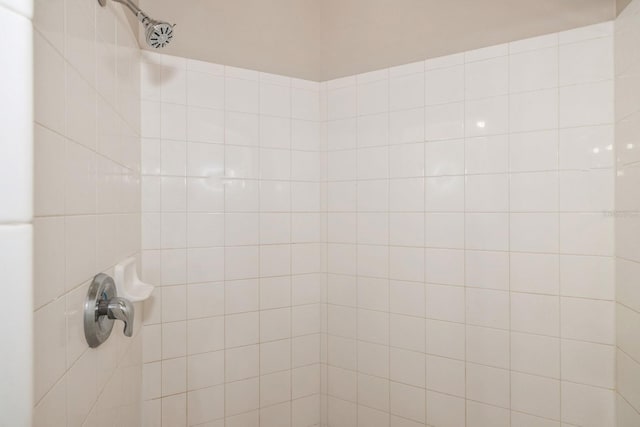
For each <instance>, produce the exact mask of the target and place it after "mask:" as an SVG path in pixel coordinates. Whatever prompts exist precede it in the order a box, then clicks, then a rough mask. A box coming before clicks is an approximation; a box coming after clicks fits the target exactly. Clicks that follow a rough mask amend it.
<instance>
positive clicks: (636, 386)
mask: <svg viewBox="0 0 640 427" xmlns="http://www.w3.org/2000/svg"><path fill="white" fill-rule="evenodd" d="M639 25H640V2H638V1H637V0H636V1H633V2H631V4H630V5H629V6H628V7H627V8H626V9H625V10H624V12H623V13H622V14H621V15H620V17H619V18H618V19H617V21H616V34H615V66H616V77H615V84H616V153H617V176H616V201H615V218H616V301H617V306H616V314H617V322H616V331H617V352H616V353H617V354H616V361H617V376H616V378H617V391H618V394H617V410H618V424H617V425H618V426H619V427H632V426H637V425H640V348H639V347H638V336H640V296H639V294H638V273H640V251H639V250H638V249H639V247H638V243H637V242H638V239H639V238H640V228H639V227H640V204H639V203H638V188H639V187H638V185H639V184H640V175H639V174H638V171H640V168H639V166H640V163H639V160H640V157H638V150H639V149H640V146H639V144H638V130H639V129H640V128H639V127H638V126H639V125H640V104H639V102H638V96H637V88H638V87H639V85H640V61H639V60H638V54H637V52H638V49H639V48H640V30H639V27H638V26H639Z"/></svg>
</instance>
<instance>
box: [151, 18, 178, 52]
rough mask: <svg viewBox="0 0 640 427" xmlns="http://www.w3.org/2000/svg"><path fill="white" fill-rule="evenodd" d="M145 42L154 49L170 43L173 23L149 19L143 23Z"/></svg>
mask: <svg viewBox="0 0 640 427" xmlns="http://www.w3.org/2000/svg"><path fill="white" fill-rule="evenodd" d="M145 25H146V27H147V29H146V31H145V34H146V39H147V44H148V45H149V46H150V47H152V48H155V49H160V48H163V47H165V46H166V45H168V44H169V43H171V39H172V38H173V25H171V24H169V23H168V22H159V21H154V20H150V21H149V23H148V24H145Z"/></svg>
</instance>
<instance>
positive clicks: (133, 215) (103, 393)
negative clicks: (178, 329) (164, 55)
mask: <svg viewBox="0 0 640 427" xmlns="http://www.w3.org/2000/svg"><path fill="white" fill-rule="evenodd" d="M65 23H66V25H65ZM34 49H35V55H34V62H35V69H34V70H35V94H34V95H35V104H36V107H35V132H34V133H35V141H34V160H35V161H34V167H35V174H34V175H35V176H34V179H35V188H34V192H33V193H34V207H35V215H36V217H35V221H34V300H33V302H32V303H31V306H32V309H33V310H34V311H33V322H34V331H35V340H34V347H35V360H34V362H35V363H34V369H35V378H34V398H35V401H34V408H33V414H34V422H33V425H34V426H47V425H59V426H66V425H68V426H71V425H75V426H80V425H99V424H100V423H101V422H102V421H103V420H104V417H105V415H104V414H105V413H107V412H111V413H112V414H113V415H114V416H115V419H114V420H113V422H114V423H115V424H117V425H122V426H131V427H137V426H140V425H141V419H142V417H141V413H142V408H141V398H140V393H141V389H142V334H141V333H140V332H141V330H142V328H141V321H142V306H141V305H140V306H137V307H136V318H135V320H134V337H133V338H132V339H130V338H125V337H124V336H123V335H122V332H121V329H120V328H119V327H118V326H117V325H116V327H115V328H114V331H113V334H112V335H111V337H110V339H109V340H108V341H107V342H105V343H104V344H103V345H102V346H100V347H99V348H98V349H96V350H92V349H89V348H88V346H87V343H86V340H85V337H84V331H83V327H82V324H83V323H82V312H83V307H84V299H85V296H86V292H87V289H88V286H89V282H90V280H91V279H92V278H93V276H94V275H95V274H97V273H98V272H100V271H103V272H106V273H108V274H111V275H113V266H114V265H115V264H116V263H117V262H119V261H121V260H122V259H125V258H127V257H129V256H136V257H138V256H139V254H140V189H139V188H140V187H139V185H140V176H139V174H140V113H139V105H140V85H139V78H138V77H137V76H138V74H139V69H140V58H139V55H140V54H139V50H138V47H137V43H136V41H135V38H134V36H133V34H132V33H131V30H130V28H129V25H128V23H127V22H126V17H125V15H124V12H123V11H121V10H119V7H114V5H113V4H109V6H108V7H107V8H105V9H103V8H101V7H99V6H98V5H97V3H95V2H83V1H67V2H66V4H65V2H62V1H53V2H50V1H48V0H45V1H40V0H37V1H35V14H34Z"/></svg>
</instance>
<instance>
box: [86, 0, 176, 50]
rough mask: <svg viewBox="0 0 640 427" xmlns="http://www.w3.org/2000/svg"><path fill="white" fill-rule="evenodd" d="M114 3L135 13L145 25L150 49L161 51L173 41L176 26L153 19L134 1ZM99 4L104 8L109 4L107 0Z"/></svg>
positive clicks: (124, 0) (121, 0) (100, 1)
mask: <svg viewBox="0 0 640 427" xmlns="http://www.w3.org/2000/svg"><path fill="white" fill-rule="evenodd" d="M113 1H115V2H117V3H121V4H123V5H125V6H126V7H127V8H128V9H129V10H130V11H131V12H133V14H134V15H136V18H138V21H140V22H141V23H142V25H144V28H145V39H146V40H147V44H148V45H149V46H150V47H152V48H154V49H160V48H163V47H165V46H167V45H168V44H169V43H171V39H173V27H175V24H173V25H171V24H169V23H168V22H163V21H156V20H155V19H151V18H150V17H149V15H147V14H146V13H144V12H143V11H142V10H141V9H140V8H139V7H138V6H136V5H135V3H133V1H132V0H113ZM98 3H100V5H101V6H103V7H104V6H106V4H107V0H98Z"/></svg>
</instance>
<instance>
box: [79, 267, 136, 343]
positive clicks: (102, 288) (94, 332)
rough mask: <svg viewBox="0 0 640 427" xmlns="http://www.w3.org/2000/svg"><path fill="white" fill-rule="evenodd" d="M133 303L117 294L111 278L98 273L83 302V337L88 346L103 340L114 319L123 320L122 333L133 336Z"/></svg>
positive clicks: (108, 332) (107, 335)
mask: <svg viewBox="0 0 640 427" xmlns="http://www.w3.org/2000/svg"><path fill="white" fill-rule="evenodd" d="M134 314H135V310H134V306H133V303H132V302H131V301H129V300H127V299H124V298H120V297H118V295H117V289H116V285H115V283H114V282H113V279H112V278H111V277H110V276H108V275H106V274H104V273H100V274H98V275H96V276H95V277H94V278H93V282H91V285H90V286H89V291H88V292H87V298H86V299H85V302H84V337H85V338H86V340H87V343H88V344H89V347H91V348H95V347H98V346H99V345H100V344H102V343H103V342H105V341H106V340H107V338H109V335H111V330H112V329H113V324H114V322H115V321H116V320H122V321H123V322H124V335H125V336H127V337H131V336H133V317H134Z"/></svg>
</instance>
